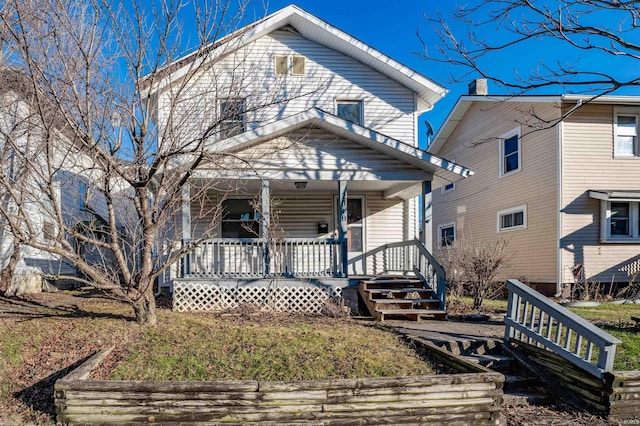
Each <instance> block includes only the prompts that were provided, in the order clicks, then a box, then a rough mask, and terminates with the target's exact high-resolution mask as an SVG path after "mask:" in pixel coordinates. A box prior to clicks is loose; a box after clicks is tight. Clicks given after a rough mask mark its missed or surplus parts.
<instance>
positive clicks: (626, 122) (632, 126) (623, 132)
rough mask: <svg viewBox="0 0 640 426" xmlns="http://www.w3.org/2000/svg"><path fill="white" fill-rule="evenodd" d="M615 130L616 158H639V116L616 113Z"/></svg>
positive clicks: (614, 152)
mask: <svg viewBox="0 0 640 426" xmlns="http://www.w3.org/2000/svg"><path fill="white" fill-rule="evenodd" d="M620 111H625V110H620ZM613 128H614V137H613V139H614V142H613V155H614V157H635V156H638V155H639V152H640V150H639V149H638V114H637V113H636V114H633V113H628V112H616V114H615V117H614V123H613Z"/></svg>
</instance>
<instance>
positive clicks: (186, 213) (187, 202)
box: [182, 182, 191, 277]
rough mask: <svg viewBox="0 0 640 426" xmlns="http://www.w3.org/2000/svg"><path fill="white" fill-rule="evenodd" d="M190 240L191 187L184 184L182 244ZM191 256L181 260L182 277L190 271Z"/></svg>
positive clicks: (187, 255) (187, 183) (188, 184)
mask: <svg viewBox="0 0 640 426" xmlns="http://www.w3.org/2000/svg"><path fill="white" fill-rule="evenodd" d="M190 240H191V185H190V183H189V182H186V183H185V184H184V186H183V187H182V244H183V245H185V244H188V242H189V241H190ZM190 260H191V256H190V254H189V253H187V254H186V255H185V257H184V259H183V260H182V276H183V277H184V276H186V275H187V274H188V273H189V271H190V270H191V265H190Z"/></svg>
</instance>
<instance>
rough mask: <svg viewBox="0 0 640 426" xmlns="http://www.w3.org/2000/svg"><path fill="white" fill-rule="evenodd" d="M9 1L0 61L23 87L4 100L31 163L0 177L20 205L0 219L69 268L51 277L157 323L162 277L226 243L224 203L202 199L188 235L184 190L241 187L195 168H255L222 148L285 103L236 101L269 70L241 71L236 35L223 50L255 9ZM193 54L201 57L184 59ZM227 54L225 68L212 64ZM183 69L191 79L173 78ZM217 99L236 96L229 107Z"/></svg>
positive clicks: (170, 0) (18, 144)
mask: <svg viewBox="0 0 640 426" xmlns="http://www.w3.org/2000/svg"><path fill="white" fill-rule="evenodd" d="M0 7H1V10H0V37H1V39H0V41H1V42H2V54H3V56H2V67H3V70H4V71H5V72H8V73H9V74H10V75H14V76H16V75H17V76H18V77H16V78H18V79H19V80H20V82H21V84H20V89H19V90H18V89H16V88H15V86H12V85H9V87H6V86H5V87H4V88H3V89H4V90H2V92H3V93H5V98H7V99H13V100H14V101H15V102H14V103H13V104H14V106H15V104H16V103H17V104H19V107H18V109H19V113H18V114H17V116H18V117H19V119H20V121H21V123H23V125H22V126H21V127H20V129H18V130H19V132H18V130H16V129H13V130H12V129H5V130H4V131H3V133H4V134H3V136H4V142H5V144H6V146H10V148H11V150H12V152H14V153H15V155H16V156H17V157H18V158H19V160H20V162H21V164H23V167H24V171H23V172H22V175H21V176H22V179H21V180H20V181H19V182H18V181H15V180H13V179H11V178H10V177H9V176H8V175H7V174H3V175H2V178H1V179H0V192H4V193H6V194H7V197H8V200H7V201H9V202H8V203H5V204H2V205H0V216H1V217H2V218H3V219H4V221H5V222H6V224H7V226H8V227H9V228H10V231H11V233H12V234H13V238H14V239H15V241H16V244H20V245H23V246H26V247H29V248H30V249H32V250H36V251H38V252H41V253H46V254H47V255H48V256H50V257H51V259H53V260H52V263H55V262H54V261H56V260H57V261H58V264H59V265H62V266H58V267H57V269H56V270H52V271H50V277H51V278H56V279H68V280H75V281H79V282H82V283H85V284H89V285H92V286H95V287H97V288H100V289H103V290H105V291H107V292H109V294H111V295H113V296H114V297H117V298H119V299H121V300H124V301H126V302H127V303H129V304H130V305H131V306H132V308H133V310H134V312H135V317H136V319H137V321H139V322H140V323H144V324H155V323H156V322H157V319H156V314H155V299H154V294H153V286H154V282H155V281H156V280H157V279H158V277H160V276H161V275H162V274H164V273H165V271H166V270H167V269H168V268H169V267H171V265H176V264H177V262H179V261H180V259H181V258H182V257H183V256H185V254H186V253H188V252H189V251H191V250H193V249H194V247H196V246H197V245H198V244H199V243H200V242H201V241H202V240H204V239H207V238H211V237H212V236H214V235H215V230H216V224H217V223H218V221H219V219H220V217H221V207H220V204H219V203H214V204H208V203H206V202H201V203H200V204H199V205H200V206H201V208H200V211H195V210H192V215H194V217H193V218H192V220H194V221H195V220H198V221H199V223H198V224H199V228H198V234H197V235H194V238H191V239H188V240H187V241H181V240H180V230H179V220H178V215H177V214H176V213H177V212H179V211H180V210H181V208H182V203H183V194H184V189H185V188H187V187H189V188H190V197H191V200H198V199H200V200H205V199H206V198H207V194H208V193H210V191H213V190H218V191H220V192H221V193H223V194H224V193H228V192H229V191H233V190H235V189H236V188H234V187H232V186H230V185H231V184H229V183H226V184H224V185H223V184H221V183H219V182H220V180H215V179H209V180H194V179H193V176H194V175H195V172H196V169H198V168H199V167H201V166H203V165H209V166H210V169H212V170H219V169H229V168H232V169H239V168H251V163H252V159H251V158H250V157H246V156H242V155H239V154H237V153H235V154H232V153H228V152H226V151H222V150H220V149H216V147H215V144H214V142H215V141H216V140H219V139H222V138H224V137H225V136H228V135H230V134H232V133H230V132H236V131H237V129H234V128H233V126H234V118H236V117H238V115H239V114H246V115H247V116H248V115H249V114H250V113H253V116H255V117H260V114H266V112H264V111H270V109H269V107H271V106H274V105H281V104H282V103H284V102H285V101H286V99H285V98H284V97H283V96H282V94H281V93H280V92H278V91H277V90H274V92H273V93H272V94H266V95H265V94H264V93H263V96H261V97H260V99H257V98H256V97H254V98H246V99H245V100H243V101H242V102H234V101H233V100H237V99H240V98H243V95H242V91H243V90H245V88H246V87H247V86H251V85H254V86H255V85H258V84H260V82H259V81H254V80H255V79H256V78H259V77H258V74H256V75H254V74H252V73H251V71H247V70H251V69H252V67H251V66H240V65H242V64H241V63H242V61H244V60H246V58H245V56H243V54H242V51H237V50H236V49H235V46H234V43H235V41H234V38H233V37H226V38H225V39H224V41H225V43H213V42H214V41H215V40H218V39H220V38H221V37H223V36H225V35H226V34H230V33H232V32H233V31H234V30H236V29H237V28H239V27H241V26H242V25H244V24H245V22H244V21H245V19H253V18H254V17H255V15H254V14H255V13H256V12H254V11H253V9H251V8H250V4H249V3H248V2H244V0H240V1H239V3H237V4H233V3H231V2H229V1H215V2H211V1H204V0H202V1H199V0H193V1H188V0H153V1H135V0H134V1H131V2H129V1H122V2H118V1H107V0H71V1H68V2H59V1H54V0H29V1H23V0H7V1H6V2H3V4H2V6H0ZM258 13H259V12H258ZM185 26H190V28H189V29H188V31H187V29H186V28H184V27H185ZM187 34H188V35H190V37H186V36H185V35H187ZM236 34H237V33H236ZM183 36H185V37H183ZM221 49H229V50H228V51H222V52H221ZM185 51H191V52H193V53H192V54H191V55H190V56H188V57H187V58H186V59H185V60H183V61H180V62H177V63H176V62H172V61H174V60H175V59H176V58H179V57H181V56H182V54H183V52H185ZM216 58H225V61H226V62H225V64H226V65H225V66H224V67H221V68H216V67H214V66H213V65H212V63H215V61H216V60H217V59H216ZM167 64H170V65H167ZM177 68H180V69H181V72H182V74H181V78H180V79H179V80H178V81H172V82H171V84H167V79H168V78H169V77H170V73H172V72H173V71H175V70H176V69H177ZM254 68H255V67H254ZM194 87H195V88H197V90H195V89H194ZM267 95H269V96H267ZM287 96H288V97H289V98H290V97H292V96H293V92H289V93H287ZM212 99H229V100H231V101H229V102H228V103H227V105H226V107H225V108H218V107H217V106H216V104H217V103H216V102H212ZM240 110H241V111H240ZM0 114H9V112H8V110H7V109H3V110H2V111H0ZM157 115H160V116H161V117H160V118H159V117H157ZM257 119H258V118H256V120H257ZM160 123H164V125H161V124H160ZM6 167H7V164H4V169H6ZM216 182H218V183H216ZM238 184H239V185H241V184H242V183H238ZM69 267H71V268H72V269H73V271H70V270H68V269H69ZM52 269H55V268H52ZM72 272H75V273H72Z"/></svg>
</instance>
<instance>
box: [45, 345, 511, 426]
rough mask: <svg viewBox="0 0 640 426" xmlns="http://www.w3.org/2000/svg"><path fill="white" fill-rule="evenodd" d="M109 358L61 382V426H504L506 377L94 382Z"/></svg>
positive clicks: (88, 364)
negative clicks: (157, 425) (166, 425)
mask: <svg viewBox="0 0 640 426" xmlns="http://www.w3.org/2000/svg"><path fill="white" fill-rule="evenodd" d="M104 356H105V353H104V351H103V352H99V353H98V354H97V355H96V356H94V357H92V358H91V359H89V360H88V361H87V362H86V363H85V364H83V365H82V366H80V367H79V368H78V369H77V370H75V371H73V372H72V373H70V374H69V375H68V376H66V377H64V378H63V379H60V380H58V381H57V382H56V384H55V403H56V410H57V413H58V417H57V420H58V423H62V424H78V423H83V424H86V423H102V424H105V423H106V424H108V423H117V424H128V423H129V424H134V423H135V424H139V423H152V422H181V423H184V424H189V423H193V424H196V423H197V424H203V423H216V424H218V423H241V424H246V423H259V424H261V425H264V424H266V425H270V424H273V425H275V424H314V425H376V424H402V423H413V424H415V423H420V424H445V423H446V424H447V425H448V426H453V425H468V424H474V425H493V424H504V420H503V417H502V415H501V413H500V403H501V399H502V382H503V380H504V378H503V376H502V375H501V374H498V373H486V372H483V373H466V374H446V375H430V376H415V377H393V378H378V379H340V380H319V381H307V382H296V383H282V382H261V381H255V380H248V381H211V382H135V381H93V380H87V378H88V377H89V375H90V373H91V371H92V370H93V369H94V368H95V367H96V366H97V365H98V364H99V363H100V362H101V359H102V358H104Z"/></svg>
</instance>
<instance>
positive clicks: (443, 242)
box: [438, 223, 456, 248]
mask: <svg viewBox="0 0 640 426" xmlns="http://www.w3.org/2000/svg"><path fill="white" fill-rule="evenodd" d="M438 237H439V240H440V248H445V247H449V246H452V245H453V244H454V243H455V242H456V226H455V224H453V223H447V224H445V225H441V226H438Z"/></svg>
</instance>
